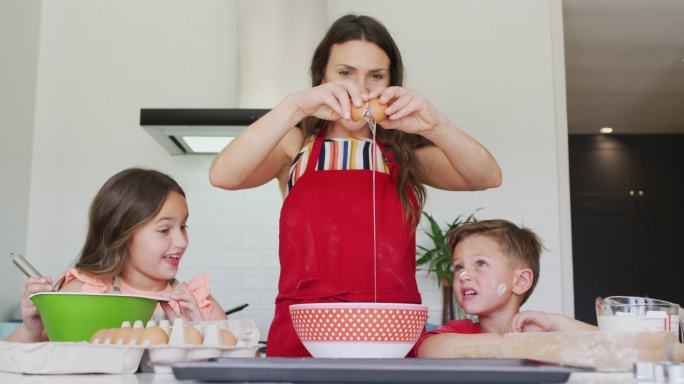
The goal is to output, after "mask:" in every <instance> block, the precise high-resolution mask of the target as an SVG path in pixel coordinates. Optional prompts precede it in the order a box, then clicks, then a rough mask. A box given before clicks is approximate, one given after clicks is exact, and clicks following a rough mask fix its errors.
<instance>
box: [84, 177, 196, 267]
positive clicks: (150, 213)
mask: <svg viewBox="0 0 684 384" xmlns="http://www.w3.org/2000/svg"><path fill="white" fill-rule="evenodd" d="M171 192H177V193H180V194H181V195H183V197H185V192H183V189H181V187H180V186H179V185H178V183H176V181H175V180H173V179H172V178H171V177H169V176H168V175H166V174H163V173H161V172H158V171H154V170H150V169H140V168H129V169H126V170H123V171H121V172H119V173H117V174H116V175H114V176H112V177H111V178H109V180H107V181H106V182H105V183H104V185H103V186H102V188H100V190H99V191H98V192H97V195H96V196H95V199H94V200H93V202H92V204H91V206H90V215H89V218H88V235H87V236H86V241H85V244H84V245H83V249H82V250H81V253H80V255H79V259H78V261H77V262H76V265H75V267H76V268H78V269H80V270H83V271H86V272H89V273H92V274H94V275H96V276H102V277H110V278H113V277H115V276H118V275H119V274H120V273H121V271H122V269H123V267H124V262H125V261H126V257H127V256H128V247H129V245H130V243H131V240H132V239H133V235H134V234H135V232H136V231H137V230H138V228H140V227H141V226H143V225H144V224H146V223H147V222H149V221H150V220H152V219H153V218H154V217H155V216H156V215H157V214H158V213H159V211H160V210H161V208H162V206H163V205H164V202H165V201H166V198H167V197H168V195H169V194H170V193H171Z"/></svg>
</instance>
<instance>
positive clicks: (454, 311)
mask: <svg viewBox="0 0 684 384" xmlns="http://www.w3.org/2000/svg"><path fill="white" fill-rule="evenodd" d="M477 211H479V209H478V210H476V211H475V212H477ZM475 212H473V213H471V214H470V215H469V216H467V217H465V218H463V215H458V216H457V217H456V218H455V219H454V221H452V222H451V223H447V224H446V228H444V229H442V228H441V227H440V226H439V224H437V221H435V219H434V218H433V217H432V216H431V215H430V214H428V213H427V212H423V216H425V218H426V219H427V220H428V222H429V224H430V225H429V228H428V229H425V230H424V233H425V234H427V235H428V237H430V239H432V247H431V248H428V247H423V246H421V245H418V246H417V247H418V252H417V259H416V266H417V267H418V269H421V270H427V274H428V275H429V274H430V273H434V274H435V275H436V277H437V285H438V286H440V287H441V288H442V324H446V323H447V322H449V321H451V320H457V319H465V318H466V317H467V314H466V313H465V311H464V310H463V308H461V306H460V305H459V304H458V302H456V301H455V300H454V290H453V287H454V275H453V271H452V268H451V265H452V262H451V252H450V251H449V244H447V239H446V235H447V233H448V232H449V231H450V230H451V229H453V228H456V227H458V226H459V225H461V224H464V223H470V222H473V221H477V219H476V218H475Z"/></svg>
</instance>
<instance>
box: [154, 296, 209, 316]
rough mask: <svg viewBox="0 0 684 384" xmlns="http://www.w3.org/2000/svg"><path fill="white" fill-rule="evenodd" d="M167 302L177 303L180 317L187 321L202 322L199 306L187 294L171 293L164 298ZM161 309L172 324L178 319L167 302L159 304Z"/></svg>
mask: <svg viewBox="0 0 684 384" xmlns="http://www.w3.org/2000/svg"><path fill="white" fill-rule="evenodd" d="M166 297H167V298H168V299H169V300H172V301H175V302H177V303H178V306H179V308H180V317H182V318H184V319H185V320H188V321H202V320H204V317H203V316H202V311H200V309H199V304H197V300H195V297H194V296H193V295H192V294H191V293H189V292H172V293H170V294H169V295H167V296H166ZM161 307H162V309H163V310H164V312H165V313H166V316H167V317H168V318H169V320H171V321H172V322H173V321H174V320H175V319H176V318H177V317H179V316H178V314H177V313H176V311H175V310H174V309H173V307H171V305H169V303H168V302H163V301H162V302H161Z"/></svg>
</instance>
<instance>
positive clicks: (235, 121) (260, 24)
mask: <svg viewBox="0 0 684 384" xmlns="http://www.w3.org/2000/svg"><path fill="white" fill-rule="evenodd" d="M236 13H237V25H236V28H237V37H236V39H237V47H238V49H237V52H236V53H235V54H236V58H237V59H238V60H239V64H238V73H236V74H235V75H236V87H235V89H233V90H232V92H235V94H234V95H235V96H236V97H235V98H236V99H237V100H239V105H238V108H225V109H187V108H170V109H169V108H165V109H163V108H162V109H160V108H142V109H141V110H140V125H141V126H142V127H143V128H144V129H145V131H147V132H148V133H149V134H150V135H151V136H152V137H153V138H154V139H155V140H156V141H157V142H159V144H161V145H162V146H163V147H164V148H165V149H166V150H167V151H168V152H169V153H170V154H172V155H185V154H202V153H205V154H206V153H216V152H218V150H220V149H221V148H222V147H223V146H225V144H226V143H227V142H228V141H229V140H230V139H231V138H232V137H234V136H235V135H236V134H237V133H238V132H240V131H241V130H242V129H244V127H246V126H248V125H250V124H251V123H253V122H254V121H255V120H257V119H258V118H259V117H261V116H263V115H264V114H265V113H266V112H268V111H269V110H270V108H273V106H275V105H276V104H277V103H278V102H280V100H281V99H282V98H283V97H284V96H285V95H287V94H288V93H290V92H293V91H296V90H299V89H303V88H305V87H307V86H308V85H309V84H310V81H311V80H310V78H309V76H308V72H307V69H308V67H309V64H310V62H309V60H310V59H311V54H312V52H313V51H314V49H315V47H316V44H318V40H319V39H320V38H321V37H322V36H323V34H324V33H325V29H326V27H327V24H328V16H327V2H325V1H319V0H283V1H268V0H239V1H237V2H236ZM292 20H301V21H302V22H294V23H293V22H292ZM226 91H227V92H230V91H231V90H226Z"/></svg>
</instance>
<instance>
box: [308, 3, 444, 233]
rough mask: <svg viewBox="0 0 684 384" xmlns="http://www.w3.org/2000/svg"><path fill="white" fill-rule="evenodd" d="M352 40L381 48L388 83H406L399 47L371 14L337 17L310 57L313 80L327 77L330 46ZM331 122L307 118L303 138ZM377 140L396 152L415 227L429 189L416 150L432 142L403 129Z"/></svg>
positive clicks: (317, 82)
mask: <svg viewBox="0 0 684 384" xmlns="http://www.w3.org/2000/svg"><path fill="white" fill-rule="evenodd" d="M350 40H363V41H367V42H369V43H373V44H375V45H377V46H378V47H380V49H382V50H383V51H384V52H385V54H387V56H388V57H389V59H390V67H389V74H390V81H389V85H390V86H392V85H395V86H401V85H402V84H403V82H404V64H403V63H402V60H401V54H400V53H399V48H397V45H396V44H395V43H394V40H393V39H392V36H391V35H390V34H389V32H388V31H387V28H385V26H384V25H382V23H380V22H379V21H377V20H375V19H374V18H372V17H369V16H356V15H346V16H342V17H341V18H339V19H337V21H335V22H334V23H333V25H332V26H330V29H329V30H328V32H327V33H326V35H325V36H324V37H323V40H321V42H320V43H319V44H318V47H317V48H316V51H314V55H313V59H312V60H311V69H310V71H311V83H312V85H313V86H314V87H315V86H318V85H320V84H321V83H322V82H323V78H324V77H325V68H326V66H327V65H328V58H329V57H330V49H331V48H332V46H333V45H334V44H341V43H345V42H347V41H350ZM328 124H329V122H328V121H326V120H321V119H318V118H316V117H307V118H306V119H304V121H303V122H302V129H303V132H304V137H306V138H309V137H312V136H315V135H317V134H318V133H319V132H320V131H321V130H323V129H325V128H326V127H327V126H328ZM377 140H378V141H379V142H380V144H382V145H383V146H385V148H387V149H388V150H389V151H391V152H393V153H394V160H395V161H397V163H398V165H399V166H398V167H397V168H398V169H397V173H398V174H397V190H398V192H399V197H400V198H401V202H402V205H403V207H404V217H405V219H406V221H407V222H409V223H411V225H412V226H413V227H414V228H415V226H416V225H417V224H418V221H419V220H420V212H421V210H422V208H423V204H424V203H425V196H426V190H425V186H423V185H422V184H421V183H420V182H419V181H418V169H417V166H416V159H415V155H414V153H413V151H414V150H415V149H416V148H419V147H422V146H425V145H429V144H431V143H430V142H429V141H428V140H426V139H425V138H423V137H422V136H419V135H415V134H410V133H405V132H402V131H400V130H394V129H393V130H384V129H379V130H378V131H377ZM409 189H411V190H412V191H413V194H414V196H415V200H414V199H412V198H411V196H410V194H409Z"/></svg>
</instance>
